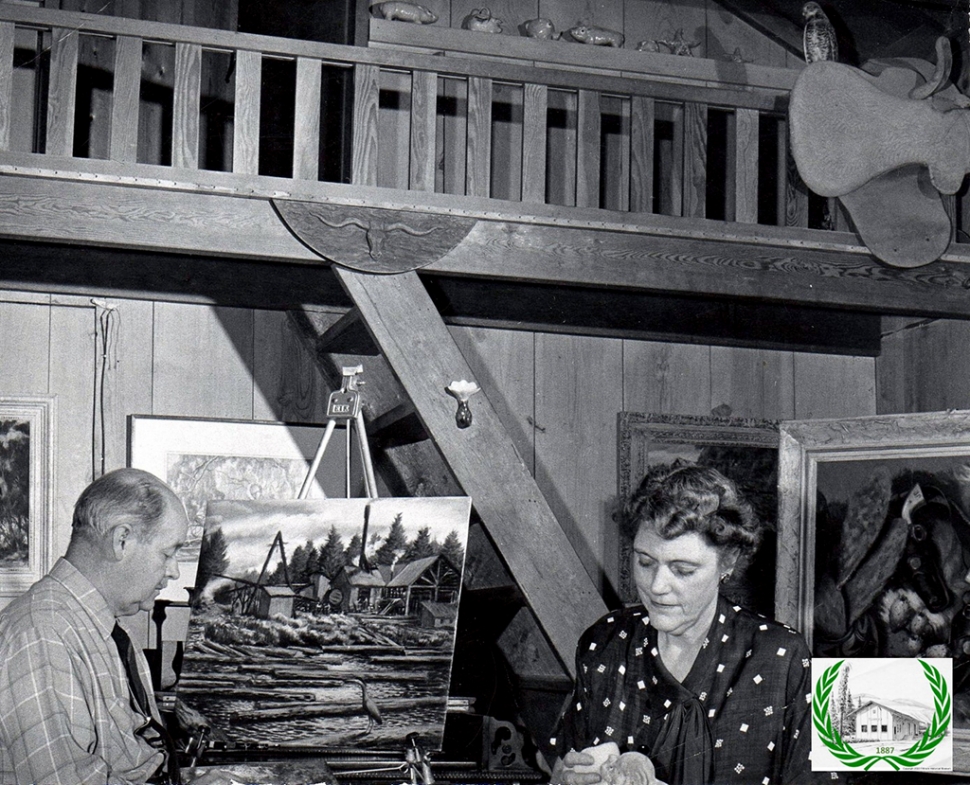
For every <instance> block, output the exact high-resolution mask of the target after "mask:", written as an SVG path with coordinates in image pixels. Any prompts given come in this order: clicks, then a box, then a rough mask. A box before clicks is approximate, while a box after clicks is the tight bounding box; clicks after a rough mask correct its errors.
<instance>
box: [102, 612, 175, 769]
mask: <svg viewBox="0 0 970 785" xmlns="http://www.w3.org/2000/svg"><path fill="white" fill-rule="evenodd" d="M111 637H112V638H113V639H114V642H115V645H116V646H117V647H118V654H120V655H121V664H122V665H124V666H125V675H126V676H127V677H128V686H129V687H130V688H131V695H132V697H133V698H134V699H135V705H136V706H137V707H138V709H139V711H141V713H142V714H144V715H145V716H146V717H148V725H149V727H150V728H151V729H152V730H154V731H155V732H156V733H157V734H158V735H159V738H160V739H161V740H162V743H163V744H164V745H165V761H166V763H165V773H166V777H165V778H164V779H163V780H162V781H163V782H165V783H167V784H168V785H176V784H177V783H181V782H182V777H181V772H180V771H179V762H178V753H177V752H176V750H175V742H174V741H173V740H172V737H171V735H170V734H169V732H168V730H166V728H165V726H164V725H162V724H161V723H160V722H159V721H158V720H156V719H155V716H154V715H153V714H152V708H151V702H150V701H149V700H148V693H147V692H146V691H145V684H144V682H143V681H142V680H141V675H140V674H139V673H138V660H137V659H136V658H135V647H134V646H133V645H132V643H131V638H129V637H128V633H127V632H125V628H124V627H122V626H121V625H120V624H118V623H117V622H116V623H115V626H114V629H113V630H111ZM151 781H152V782H156V781H158V780H155V779H153V780H151Z"/></svg>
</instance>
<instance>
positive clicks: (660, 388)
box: [622, 341, 713, 415]
mask: <svg viewBox="0 0 970 785" xmlns="http://www.w3.org/2000/svg"><path fill="white" fill-rule="evenodd" d="M622 383H623V407H624V409H626V410H628V411H635V412H655V413H657V414H698V415H706V414H710V412H711V408H712V407H713V404H712V403H711V350H710V348H709V347H707V346H693V345H689V344H676V343H657V342H653V341H624V342H623V379H622Z"/></svg>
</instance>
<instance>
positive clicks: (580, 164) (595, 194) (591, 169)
mask: <svg viewBox="0 0 970 785" xmlns="http://www.w3.org/2000/svg"><path fill="white" fill-rule="evenodd" d="M577 107H578V118H577V121H576V124H577V135H578V139H577V150H576V206H577V207H599V206H600V136H601V127H602V118H601V116H600V95H599V93H597V92H593V91H592V90H580V91H579V98H578V104H577Z"/></svg>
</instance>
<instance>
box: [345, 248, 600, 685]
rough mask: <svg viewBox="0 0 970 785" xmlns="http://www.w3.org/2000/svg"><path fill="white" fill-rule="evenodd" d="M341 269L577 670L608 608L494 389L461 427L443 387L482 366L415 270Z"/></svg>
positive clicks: (546, 626)
mask: <svg viewBox="0 0 970 785" xmlns="http://www.w3.org/2000/svg"><path fill="white" fill-rule="evenodd" d="M333 271H334V273H335V274H336V276H337V278H338V279H339V280H340V282H341V284H342V285H343V287H344V289H345V290H346V291H347V293H348V294H349V295H350V297H351V298H352V299H353V301H354V303H355V304H356V306H357V309H358V310H359V311H360V315H361V318H362V319H363V320H364V322H365V324H366V325H367V328H368V330H369V331H370V333H371V335H372V336H373V338H374V340H375V342H376V343H377V345H378V346H379V347H380V349H381V352H382V353H383V355H384V357H385V358H386V360H387V362H388V365H389V366H390V367H391V369H392V370H393V371H394V374H395V375H396V376H397V378H398V380H399V381H400V382H401V385H402V386H403V387H404V389H405V391H406V392H407V394H408V395H409V396H410V398H411V401H412V403H413V404H414V408H415V410H416V411H417V414H418V416H419V417H420V418H421V420H422V422H423V423H424V426H425V428H426V429H427V431H428V434H429V435H430V436H431V437H432V438H433V439H434V441H435V443H436V444H437V446H438V448H439V450H440V451H441V454H442V456H443V457H444V459H445V460H446V461H447V462H448V465H449V466H450V467H451V470H452V472H453V473H454V475H455V477H456V478H457V480H458V481H459V482H460V483H461V485H462V488H464V490H465V493H467V494H468V495H469V496H470V497H471V499H472V503H473V504H474V505H475V509H476V511H477V512H478V515H479V516H480V517H481V519H482V522H483V524H484V525H485V528H486V529H487V531H488V533H489V535H490V536H491V538H492V540H493V541H494V542H495V545H496V547H497V548H498V549H499V551H500V552H501V554H502V556H503V558H504V559H505V561H506V563H507V565H508V567H509V570H510V571H511V572H512V574H513V576H514V577H515V580H516V581H517V583H518V584H519V588H520V589H521V590H522V594H523V595H524V596H525V598H526V601H527V602H528V603H529V605H530V606H531V608H532V610H533V612H534V613H535V615H536V618H537V619H538V620H539V624H540V625H541V626H542V629H543V630H544V632H545V634H546V635H547V636H548V638H549V641H550V643H551V644H552V646H553V648H554V649H555V651H556V653H557V654H558V656H559V658H560V659H561V660H562V663H563V665H564V667H565V668H566V669H567V671H568V672H569V673H570V674H571V675H574V672H575V662H574V659H575V658H574V654H575V648H576V642H577V640H578V639H579V635H580V634H581V633H582V632H583V630H585V629H586V627H588V626H589V625H590V624H591V623H592V622H593V621H595V620H596V619H597V618H599V617H600V616H602V615H603V614H604V613H606V611H607V608H606V605H605V603H604V602H603V600H602V598H601V597H600V595H599V593H598V591H597V590H596V587H595V585H594V584H593V581H592V580H591V578H590V577H589V574H588V573H587V572H586V569H585V568H584V567H583V564H582V562H581V561H580V559H579V556H578V555H577V554H576V551H575V549H574V548H573V546H572V545H571V543H570V542H569V540H568V539H567V537H566V535H565V533H564V532H563V529H562V527H561V526H560V524H559V522H558V521H557V520H556V517H555V515H553V512H552V510H551V509H550V507H549V505H548V503H547V502H546V500H545V498H544V497H543V495H542V491H540V490H539V487H538V485H537V484H536V482H535V479H534V478H533V477H532V474H531V473H530V472H529V470H528V468H527V467H526V465H525V463H523V461H522V459H521V457H520V456H519V454H518V452H517V451H516V449H515V446H514V444H513V442H512V439H511V438H510V437H509V435H508V433H507V431H506V430H505V427H504V425H503V424H502V422H501V420H500V419H499V417H498V414H497V413H496V411H495V409H494V408H493V407H492V405H491V404H490V403H489V401H488V390H487V389H485V390H483V391H482V393H480V394H478V395H476V396H475V397H474V398H473V399H472V401H471V408H472V412H473V415H474V417H473V421H472V424H471V426H470V427H467V428H458V427H457V425H456V423H455V408H456V407H455V401H454V399H453V398H452V397H451V396H450V395H448V394H447V393H446V392H445V388H446V387H447V386H448V384H449V383H450V382H452V381H454V380H456V379H469V380H471V379H474V374H473V372H472V370H471V368H470V367H469V366H468V363H467V362H466V361H465V358H464V356H463V355H462V353H461V350H460V349H459V348H458V345H457V344H456V343H455V341H454V339H453V338H452V337H451V334H450V333H449V332H448V328H447V327H446V326H445V323H444V322H443V321H442V319H441V316H440V314H439V313H438V311H437V309H436V308H435V306H434V303H433V302H432V301H431V298H430V296H429V295H428V293H427V291H426V290H425V288H424V285H423V284H422V283H421V280H420V278H419V277H418V274H417V273H416V272H414V271H411V272H405V273H400V274H397V275H375V274H370V273H363V272H358V271H355V270H350V269H346V268H343V267H340V266H339V265H335V266H334V268H333ZM577 448H578V447H577Z"/></svg>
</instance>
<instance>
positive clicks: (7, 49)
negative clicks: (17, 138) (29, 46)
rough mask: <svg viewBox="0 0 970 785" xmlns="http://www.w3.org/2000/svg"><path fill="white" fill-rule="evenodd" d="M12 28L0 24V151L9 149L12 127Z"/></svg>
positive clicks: (6, 24)
mask: <svg viewBox="0 0 970 785" xmlns="http://www.w3.org/2000/svg"><path fill="white" fill-rule="evenodd" d="M14 32H15V31H14V26H13V24H12V23H10V22H0V150H9V149H10V139H11V132H12V127H13V53H14Z"/></svg>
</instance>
